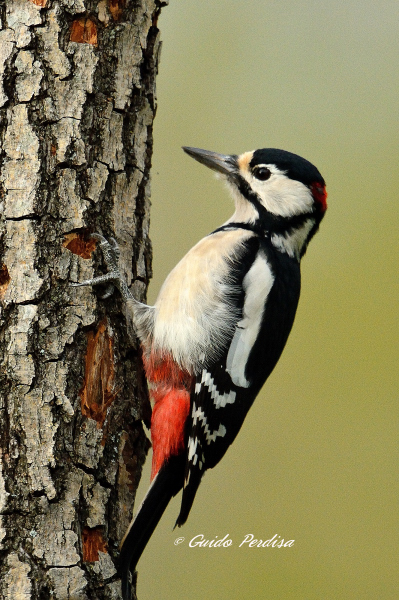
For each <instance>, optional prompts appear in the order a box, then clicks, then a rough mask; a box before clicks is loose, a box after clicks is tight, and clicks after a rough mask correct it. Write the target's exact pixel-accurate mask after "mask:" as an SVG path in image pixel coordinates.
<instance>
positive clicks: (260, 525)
mask: <svg viewBox="0 0 399 600" xmlns="http://www.w3.org/2000/svg"><path fill="white" fill-rule="evenodd" d="M160 28H161V31H162V38H163V42H164V43H163V48H162V59H161V65H160V74H159V77H158V113H157V117H156V120H155V131H154V136H155V154H154V161H153V165H154V166H153V184H152V189H153V195H152V203H153V208H152V222H151V237H152V241H153V246H154V279H153V282H152V283H151V286H150V292H149V300H150V301H151V302H153V301H154V300H155V297H156V294H157V292H158V290H159V288H160V285H161V284H162V282H163V280H164V278H165V277H166V275H167V273H168V272H169V271H170V270H171V269H172V267H173V266H174V265H175V264H176V263H177V261H178V260H179V259H180V258H181V257H182V256H183V255H184V253H185V252H186V251H187V250H188V249H189V248H190V247H191V246H192V245H194V243H195V242H197V241H198V240H199V239H200V238H201V237H202V236H204V235H205V234H207V233H209V232H210V231H212V230H213V229H214V228H216V227H217V226H218V225H220V224H221V223H222V222H223V221H224V220H226V219H227V218H228V217H229V216H230V215H231V214H232V210H233V207H232V201H231V200H230V198H229V197H228V194H227V192H226V190H225V189H224V186H223V185H222V184H221V183H220V182H218V181H216V180H215V178H214V176H213V174H212V172H211V171H209V170H208V169H206V168H205V167H203V166H201V165H199V164H198V163H196V162H195V161H193V160H192V159H190V158H189V157H187V156H186V155H184V153H183V152H182V151H181V149H180V147H181V146H182V145H191V146H197V147H200V148H206V149H209V150H215V151H217V152H222V153H241V152H244V151H246V150H252V149H255V148H262V147H268V146H269V147H277V148H284V149H286V150H290V151H292V152H296V153H298V154H300V155H302V156H304V157H305V158H307V159H308V160H310V161H311V162H313V163H314V164H315V165H316V166H317V167H318V168H319V170H320V171H321V173H322V175H323V176H324V178H325V179H326V181H327V189H328V192H329V210H328V212H327V214H326V218H325V220H324V222H323V223H322V225H321V228H320V232H319V233H318V234H317V236H316V237H315V239H314V240H313V241H312V243H311V244H310V247H309V250H308V253H307V255H306V256H305V258H304V260H303V263H302V276H303V291H302V296H301V301H300V304H299V310H298V313H297V318H296V322H295V325H294V329H293V332H292V334H291V336H290V339H289V342H288V345H287V347H286V350H285V351H284V354H283V357H282V358H281V360H280V362H279V364H278V366H277V368H276V369H275V371H274V373H273V374H272V376H271V377H270V379H269V381H268V382H267V383H266V386H265V387H264V389H263V391H262V393H261V394H260V396H259V397H258V399H257V401H256V402H255V404H254V406H253V408H252V409H251V411H250V413H249V416H248V417H247V420H246V422H245V424H244V426H243V428H242V430H241V432H240V435H239V436H238V438H237V440H236V442H235V444H234V446H233V447H232V448H230V450H229V451H228V453H227V455H226V456H225V458H224V459H223V460H222V462H221V463H220V464H219V465H218V466H217V467H216V468H215V469H214V470H212V471H208V472H207V474H206V476H205V478H204V480H203V483H202V484H201V486H200V488H199V492H198V494H197V498H196V500H195V502H194V506H193V510H192V513H191V515H190V517H189V520H188V523H187V524H186V525H185V526H184V527H183V528H182V529H179V530H175V531H172V527H173V525H174V522H175V519H176V517H177V514H178V511H179V498H177V499H174V501H173V502H172V503H171V504H170V506H169V508H168V510H167V511H166V513H165V515H164V517H163V519H162V521H161V523H160V525H159V526H158V528H157V530H156V532H155V534H154V535H153V537H152V539H151V541H150V543H149V545H148V547H147V549H146V551H145V553H144V555H143V557H142V559H141V561H140V563H139V578H138V597H139V600H150V599H151V600H154V599H156V600H164V599H165V600H166V599H172V598H173V599H174V600H179V599H188V598H196V599H200V600H202V599H208V598H215V599H218V600H235V599H237V600H238V599H242V598H264V599H267V600H269V599H270V600H280V599H281V600H282V599H284V600H290V599H295V600H337V599H341V598H342V599H345V600H355V599H356V600H358V599H359V600H368V599H370V600H376V599H379V600H388V599H392V600H393V599H395V600H397V598H399V580H398V579H399V578H398V562H397V560H398V516H399V511H398V503H397V499H398V491H399V490H398V477H397V465H398V442H397V435H398V419H397V417H398V376H397V364H398V361H397V338H398V335H397V334H398V292H399V290H398V287H399V286H398V277H397V271H398V268H397V264H398V246H399V244H398V183H399V182H398V179H399V177H398V65H399V46H398V39H399V3H398V2H397V1H395V2H390V1H385V2H383V3H381V2H370V1H364V0H363V1H362V2H360V1H354V0H347V1H346V2H335V3H332V2H325V1H318V2H316V1H311V2H309V1H308V2H304V1H296V2H285V1H279V2H271V1H270V2H268V1H264V0H262V1H261V0H251V1H249V2H242V1H241V2H239V1H231V0H230V1H228V0H212V1H211V0H201V1H200V2H198V1H194V0H179V1H178V0H171V2H170V6H169V7H166V8H164V9H163V12H162V15H161V18H160ZM148 480H149V469H147V471H146V473H145V474H144V484H143V485H142V486H141V488H140V493H139V498H138V499H139V500H140V498H141V497H142V496H143V494H144V492H145V489H146V487H147V485H148ZM227 533H228V534H229V536H230V538H231V539H232V540H233V546H231V547H230V548H214V549H209V548H189V547H188V541H189V540H190V539H191V538H192V537H193V536H195V535H198V534H203V535H204V536H205V537H206V538H207V539H213V538H215V536H218V537H219V538H221V537H223V536H224V535H225V534H227ZM247 533H252V534H254V536H255V538H260V539H263V540H265V539H268V538H270V537H272V536H273V535H274V534H278V535H280V536H281V537H283V538H285V539H286V540H287V539H294V540H295V544H294V546H293V547H292V548H285V549H284V548H281V549H276V548H274V549H272V548H264V549H261V548H238V545H239V543H240V542H241V541H242V539H243V537H244V536H245V534H247ZM178 536H184V537H185V539H186V541H185V543H183V544H181V545H179V546H174V543H173V542H174V540H175V538H176V537H178Z"/></svg>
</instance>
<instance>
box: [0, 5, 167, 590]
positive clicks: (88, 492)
mask: <svg viewBox="0 0 399 600" xmlns="http://www.w3.org/2000/svg"><path fill="white" fill-rule="evenodd" d="M164 4H166V3H165V2H160V1H157V0H131V1H129V0H126V1H125V0H119V1H117V0H101V1H100V2H94V0H60V1H59V2H54V1H52V0H5V2H4V3H3V4H2V5H1V7H0V23H1V30H0V159H1V172H0V597H1V598H5V599H7V600H8V599H10V600H11V599H12V600H16V599H17V600H18V599H39V598H50V597H51V598H54V599H55V600H64V599H65V600H67V599H68V600H75V599H76V600H78V599H79V600H84V599H90V600H91V599H95V598H98V599H99V600H102V599H111V598H112V599H118V598H120V597H121V596H120V583H119V580H118V574H117V570H116V566H117V556H118V546H119V543H120V541H121V537H122V535H123V533H124V530H125V528H126V526H127V523H128V521H129V519H130V512H131V509H132V504H133V502H134V497H135V490H136V488H137V485H138V481H139V478H140V473H141V467H142V464H143V461H144V460H145V455H146V452H147V450H148V446H149V442H148V440H147V438H146V436H145V433H144V430H143V426H142V422H143V421H144V422H146V423H147V424H148V420H149V416H150V407H149V403H148V397H147V392H146V385H145V379H144V375H143V371H142V367H141V362H140V352H139V348H138V346H137V342H136V341H135V339H134V338H131V337H129V335H128V332H127V328H126V322H125V318H124V316H123V313H122V304H121V301H120V298H118V297H117V295H115V296H114V297H112V298H111V299H108V300H106V301H103V300H101V298H99V296H97V293H96V292H95V291H93V290H92V289H90V288H71V287H70V282H73V281H79V280H83V279H87V278H90V277H92V276H93V275H94V273H96V272H99V271H100V270H101V268H102V265H101V257H100V256H99V253H98V252H95V243H93V241H92V240H91V239H90V237H89V234H90V232H94V231H99V232H102V233H103V234H105V235H107V236H113V237H115V238H116V239H117V241H118V242H119V244H120V247H121V258H120V267H121V269H122V272H123V273H124V274H125V275H126V278H127V280H128V283H129V285H131V286H132V288H133V289H134V293H135V295H136V297H138V299H141V300H143V299H144V298H145V294H146V288H147V284H148V281H149V278H150V276H151V246H150V241H149V237H148V234H149V210H150V202H149V196H150V179H149V171H150V166H151V152H152V122H153V118H154V115H155V111H156V99H155V77H156V72H157V64H158V56H159V49H160V37H159V30H158V28H157V17H158V15H159V12H160V9H161V5H164Z"/></svg>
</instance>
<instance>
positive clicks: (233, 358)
mask: <svg viewBox="0 0 399 600" xmlns="http://www.w3.org/2000/svg"><path fill="white" fill-rule="evenodd" d="M273 282H274V277H273V274H272V272H271V269H270V267H269V265H268V263H267V260H266V256H265V254H264V253H263V252H262V251H260V252H259V253H258V255H257V257H256V259H255V261H254V262H253V264H252V266H251V268H250V269H249V271H248V273H247V274H246V275H245V277H244V281H243V287H244V291H245V299H244V308H243V319H241V321H239V322H238V323H237V327H236V330H235V333H234V336H233V339H232V341H231V344H230V349H229V353H228V355H227V361H226V370H227V372H228V373H229V375H230V377H231V380H232V382H233V383H234V384H235V385H237V386H239V387H243V388H247V387H249V385H250V382H249V381H247V379H246V377H245V368H246V366H247V362H248V358H249V354H250V352H251V350H252V348H253V346H254V344H255V341H256V338H257V336H258V333H259V329H260V325H261V321H262V316H263V312H264V308H265V305H266V300H267V297H268V295H269V292H270V290H271V288H272V285H273Z"/></svg>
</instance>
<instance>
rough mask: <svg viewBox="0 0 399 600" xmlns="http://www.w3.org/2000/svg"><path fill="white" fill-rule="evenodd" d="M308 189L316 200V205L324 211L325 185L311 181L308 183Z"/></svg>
mask: <svg viewBox="0 0 399 600" xmlns="http://www.w3.org/2000/svg"><path fill="white" fill-rule="evenodd" d="M310 189H311V191H312V195H313V198H314V199H315V200H316V202H317V203H318V205H319V206H320V209H321V211H322V212H323V213H324V212H326V210H327V190H326V186H325V185H322V184H321V183H318V182H317V181H316V182H315V183H312V184H311V185H310Z"/></svg>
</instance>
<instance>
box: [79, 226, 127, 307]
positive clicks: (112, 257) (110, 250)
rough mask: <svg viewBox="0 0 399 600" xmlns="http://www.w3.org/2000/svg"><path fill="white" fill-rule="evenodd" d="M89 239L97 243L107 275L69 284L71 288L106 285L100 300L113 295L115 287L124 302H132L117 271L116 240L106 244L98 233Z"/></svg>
mask: <svg viewBox="0 0 399 600" xmlns="http://www.w3.org/2000/svg"><path fill="white" fill-rule="evenodd" d="M90 237H92V238H93V239H95V240H97V241H98V242H99V246H100V248H101V251H102V253H103V257H104V260H105V264H106V265H107V269H108V273H106V274H105V275H100V276H99V277H94V278H93V279H87V280H86V281H81V282H80V283H71V286H72V287H81V286H84V285H99V284H103V283H108V285H107V288H106V291H105V294H104V295H103V296H102V298H109V296H111V295H112V294H113V291H114V289H115V287H117V288H118V290H119V291H120V293H121V296H122V298H123V300H124V301H125V302H127V301H128V300H133V296H132V294H131V293H130V290H129V288H128V286H127V283H126V281H125V279H124V278H123V276H122V274H121V272H120V270H119V266H118V260H119V256H120V251H119V247H118V244H117V242H116V240H115V239H114V238H111V240H110V242H108V240H106V239H105V237H103V236H102V235H100V234H99V233H92V234H91V236H90Z"/></svg>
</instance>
